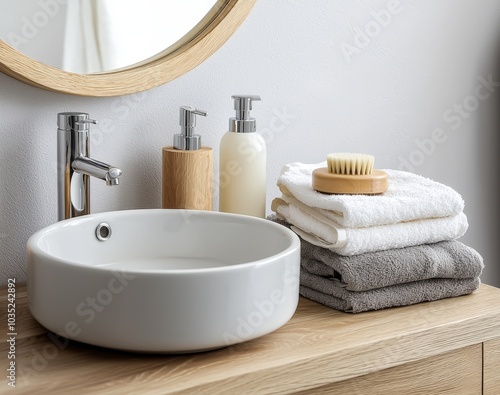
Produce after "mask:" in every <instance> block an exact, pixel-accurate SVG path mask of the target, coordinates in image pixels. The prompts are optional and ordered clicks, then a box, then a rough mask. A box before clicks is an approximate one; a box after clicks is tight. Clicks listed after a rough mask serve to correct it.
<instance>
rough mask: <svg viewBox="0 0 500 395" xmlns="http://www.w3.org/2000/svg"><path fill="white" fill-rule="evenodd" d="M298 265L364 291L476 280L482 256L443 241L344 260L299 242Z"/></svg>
mask: <svg viewBox="0 0 500 395" xmlns="http://www.w3.org/2000/svg"><path fill="white" fill-rule="evenodd" d="M301 256H302V259H301V264H302V267H303V268H305V269H306V270H307V271H308V272H310V273H313V274H317V275H319V276H324V277H334V278H336V279H338V281H339V282H340V283H341V285H343V286H344V287H345V288H346V289H347V290H349V291H367V290H369V289H375V288H382V287H387V286H389V285H395V284H401V283H409V282H412V281H420V280H427V279H430V278H450V279H464V278H476V277H479V276H480V275H481V272H482V270H483V267H484V265H483V258H482V257H481V255H480V254H479V253H478V252H477V251H476V250H474V249H473V248H470V247H468V246H466V245H464V244H462V243H460V242H459V241H456V240H453V241H443V242H439V243H435V244H422V245H418V246H413V247H406V248H397V249H394V250H386V251H377V252H370V253H366V254H361V255H356V256H351V257H346V256H341V255H338V254H335V253H333V252H331V251H329V250H326V249H324V248H321V247H317V246H315V245H312V244H310V243H308V242H306V241H301Z"/></svg>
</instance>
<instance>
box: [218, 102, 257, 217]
mask: <svg viewBox="0 0 500 395" xmlns="http://www.w3.org/2000/svg"><path fill="white" fill-rule="evenodd" d="M232 98H233V99H234V109H235V110H236V116H235V117H233V118H229V131H228V132H227V133H226V134H225V135H224V136H223V137H222V140H221V142H220V161H219V211H222V212H226V213H235V214H243V215H252V216H254V217H260V218H265V217H266V142H265V140H264V138H263V137H262V136H261V135H260V134H257V133H256V130H257V129H256V122H255V118H251V117H250V110H251V109H252V102H253V101H257V100H260V97H259V96H253V95H234V96H232Z"/></svg>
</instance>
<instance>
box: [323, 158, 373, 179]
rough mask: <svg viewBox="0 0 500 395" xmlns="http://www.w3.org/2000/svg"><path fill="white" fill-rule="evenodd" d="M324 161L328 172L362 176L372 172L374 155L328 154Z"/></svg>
mask: <svg viewBox="0 0 500 395" xmlns="http://www.w3.org/2000/svg"><path fill="white" fill-rule="evenodd" d="M326 161H327V163H328V172H329V173H333V174H346V175H356V176H364V175H369V174H372V171H373V164H374V162H375V157H374V156H373V155H367V154H351V153H342V154H329V155H328V156H327V158H326Z"/></svg>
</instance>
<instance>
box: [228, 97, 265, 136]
mask: <svg viewBox="0 0 500 395" xmlns="http://www.w3.org/2000/svg"><path fill="white" fill-rule="evenodd" d="M231 98H232V99H234V109H235V110H236V116H235V117H232V118H229V130H230V131H231V132H235V133H253V132H255V131H256V130H257V125H256V122H255V118H251V117H250V110H251V109H252V102H254V101H260V100H261V98H260V96H256V95H233V96H231Z"/></svg>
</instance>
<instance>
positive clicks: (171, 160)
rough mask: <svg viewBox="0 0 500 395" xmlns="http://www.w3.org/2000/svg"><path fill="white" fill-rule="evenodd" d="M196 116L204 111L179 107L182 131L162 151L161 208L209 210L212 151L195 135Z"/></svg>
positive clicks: (204, 114) (210, 201)
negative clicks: (172, 143) (203, 145)
mask: <svg viewBox="0 0 500 395" xmlns="http://www.w3.org/2000/svg"><path fill="white" fill-rule="evenodd" d="M196 115H202V116H206V115H207V113H206V112H205V111H201V110H197V109H196V108H194V107H187V106H183V107H181V108H180V121H179V123H180V125H181V133H180V134H176V135H174V145H173V146H169V147H165V148H163V152H162V156H163V157H162V208H170V209H188V210H208V211H210V210H212V181H213V155H212V153H213V150H212V148H208V147H202V146H201V136H200V135H198V134H194V127H195V126H196Z"/></svg>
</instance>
